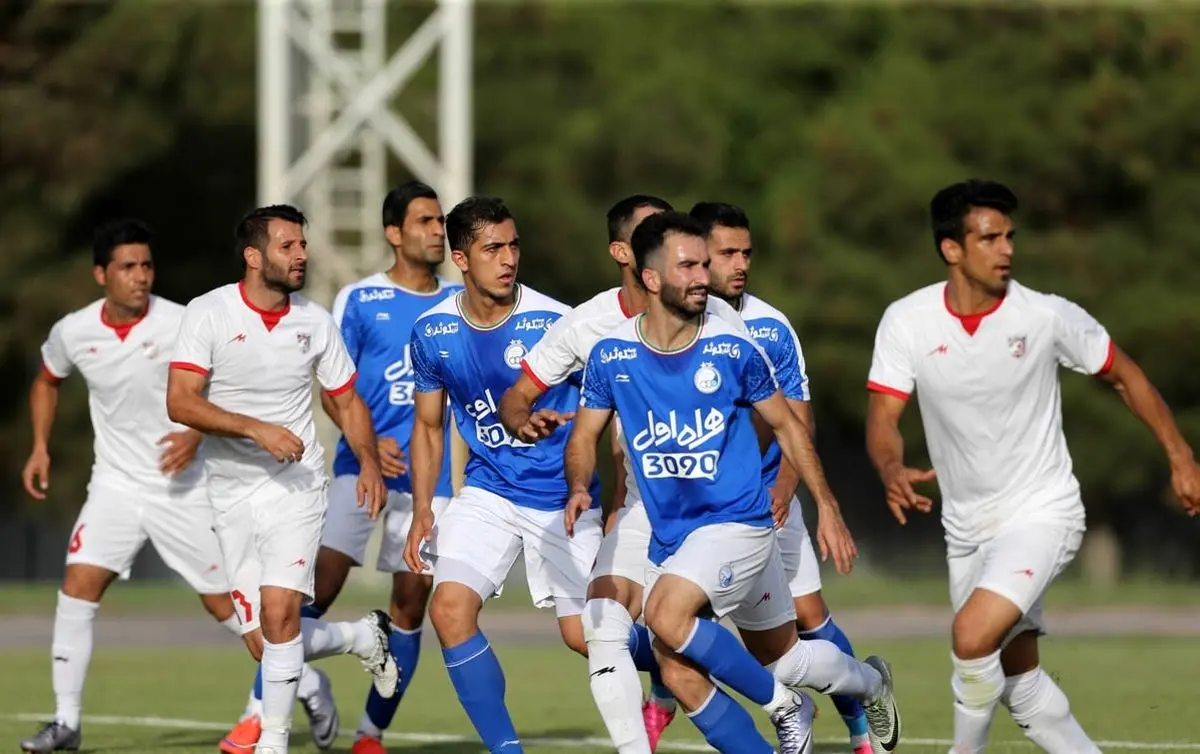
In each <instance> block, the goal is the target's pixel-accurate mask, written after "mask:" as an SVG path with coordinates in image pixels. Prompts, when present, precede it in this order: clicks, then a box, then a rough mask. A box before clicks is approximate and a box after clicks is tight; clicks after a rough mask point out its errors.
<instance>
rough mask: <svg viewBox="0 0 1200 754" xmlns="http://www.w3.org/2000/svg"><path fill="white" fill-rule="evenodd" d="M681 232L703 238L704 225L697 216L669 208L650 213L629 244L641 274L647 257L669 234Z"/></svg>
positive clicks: (658, 248)
mask: <svg viewBox="0 0 1200 754" xmlns="http://www.w3.org/2000/svg"><path fill="white" fill-rule="evenodd" d="M670 233H681V234H683V235H685V236H695V237H696V238H701V239H703V238H704V237H705V235H707V234H706V233H705V232H704V226H703V225H701V224H700V221H699V220H697V219H696V218H694V217H692V216H690V215H685V214H683V213H682V212H675V211H674V210H669V211H667V212H659V213H657V214H654V215H650V216H649V217H647V218H646V219H645V220H642V221H641V222H640V223H638V226H637V227H636V228H634V230H633V237H632V238H630V240H629V245H630V246H632V247H633V263H634V267H636V268H637V271H638V273H639V274H640V273H641V271H642V270H644V269H645V268H646V258H647V257H649V256H650V255H651V254H653V253H655V252H656V251H658V250H660V249H661V248H662V247H663V244H664V243H665V242H666V239H667V235H668V234H670Z"/></svg>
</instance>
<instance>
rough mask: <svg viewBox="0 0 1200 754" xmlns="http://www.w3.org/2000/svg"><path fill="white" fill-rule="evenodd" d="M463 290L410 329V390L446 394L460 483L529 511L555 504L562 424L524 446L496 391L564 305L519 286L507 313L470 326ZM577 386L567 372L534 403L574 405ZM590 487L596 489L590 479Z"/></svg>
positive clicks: (561, 481)
mask: <svg viewBox="0 0 1200 754" xmlns="http://www.w3.org/2000/svg"><path fill="white" fill-rule="evenodd" d="M464 295H465V294H464V293H459V294H457V295H455V296H451V297H450V298H448V299H446V300H445V301H443V302H442V303H440V304H438V305H437V306H436V307H434V308H433V309H431V310H429V311H428V312H426V313H425V314H424V315H422V316H421V318H420V319H418V320H417V323H416V324H415V325H414V326H413V335H412V348H411V354H412V360H413V380H414V382H415V383H416V389H417V392H423V393H427V392H434V391H437V390H445V391H446V393H447V395H448V396H449V398H450V407H451V410H452V411H453V412H454V417H455V421H456V422H457V423H458V428H459V433H460V434H461V435H462V437H463V439H464V440H465V441H466V443H467V447H468V448H469V449H470V451H471V457H470V459H469V460H468V461H467V468H466V479H465V483H466V484H467V485H469V486H472V487H479V488H481V489H483V490H486V491H488V492H491V493H493V494H495V495H499V496H500V497H503V498H506V499H508V500H510V501H512V502H513V503H516V504H518V505H522V506H526V507H529V508H536V509H539V510H558V509H561V508H563V507H564V506H565V505H566V502H567V498H568V496H569V494H568V489H567V481H566V475H565V474H564V473H563V450H564V449H565V447H566V444H567V437H568V436H569V435H570V428H569V427H563V428H560V429H559V430H558V431H557V432H555V433H554V434H552V435H551V436H550V437H549V438H547V439H545V440H542V441H541V442H538V443H533V444H530V443H526V442H523V441H521V440H518V439H516V438H515V437H513V436H512V435H510V434H509V433H508V431H507V430H506V429H505V428H504V425H503V424H501V422H500V414H499V407H500V397H501V396H502V395H504V391H505V390H508V388H510V387H512V385H513V383H514V382H516V379H517V375H518V374H519V373H520V370H521V360H522V359H524V358H525V355H526V354H527V353H528V352H529V349H530V348H532V347H533V346H534V344H536V343H537V342H538V341H539V340H540V339H541V338H542V336H543V335H544V334H545V332H546V330H547V329H548V328H549V327H550V326H551V325H553V324H554V322H555V321H556V320H558V318H559V317H561V316H562V315H563V313H564V312H566V311H567V308H568V307H566V306H565V305H563V304H561V303H559V302H558V301H555V300H554V299H552V298H550V297H549V296H545V295H543V294H541V293H538V292H537V291H535V290H533V289H532V288H529V287H528V286H524V285H519V286H517V287H516V302H515V304H514V305H513V308H512V311H511V312H510V313H509V315H508V316H507V317H505V318H504V319H502V320H501V321H499V322H497V323H496V324H494V325H490V326H488V327H486V328H485V327H479V326H477V325H475V324H473V323H472V322H471V321H470V319H469V318H468V317H467V315H466V314H465V312H464V311H463V309H462V301H461V300H462V298H463V296H464ZM577 384H578V378H577V377H575V378H573V379H568V380H566V381H564V382H563V383H561V384H559V385H558V386H556V387H553V388H551V389H550V390H548V391H546V393H545V395H543V396H542V397H541V398H540V399H539V400H538V407H539V408H549V409H553V410H555V411H559V412H568V411H574V410H575V408H576V406H577V405H578V404H579V388H578V387H577ZM593 486H594V487H595V488H596V490H598V489H599V482H598V480H593ZM595 496H596V495H593V497H595Z"/></svg>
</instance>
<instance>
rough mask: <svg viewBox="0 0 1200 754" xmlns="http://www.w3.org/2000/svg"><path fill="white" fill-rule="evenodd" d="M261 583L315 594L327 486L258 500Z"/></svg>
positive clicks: (307, 596) (304, 597)
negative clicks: (315, 577) (314, 576)
mask: <svg viewBox="0 0 1200 754" xmlns="http://www.w3.org/2000/svg"><path fill="white" fill-rule="evenodd" d="M257 504H258V514H257V518H258V521H259V532H258V536H257V543H258V548H257V549H258V554H259V559H260V560H261V561H262V583H261V585H260V586H262V587H278V588H280V589H286V590H290V591H293V592H298V593H299V594H300V595H301V596H302V599H301V604H304V603H307V602H310V601H311V600H312V598H313V594H314V590H313V586H314V584H313V581H314V579H313V575H314V571H315V568H316V560H317V551H318V549H319V548H320V543H321V530H322V528H323V526H324V522H325V510H326V488H325V486H321V487H319V488H317V489H309V490H304V489H301V490H288V491H286V492H281V493H274V494H273V495H271V496H263V497H261V498H259V499H258V500H257Z"/></svg>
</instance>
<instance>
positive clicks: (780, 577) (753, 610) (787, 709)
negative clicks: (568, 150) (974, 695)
mask: <svg viewBox="0 0 1200 754" xmlns="http://www.w3.org/2000/svg"><path fill="white" fill-rule="evenodd" d="M632 247H633V253H634V257H635V265H636V268H637V269H638V270H640V271H641V275H642V281H643V284H644V286H645V288H646V290H647V291H648V293H649V294H650V298H649V308H648V310H647V311H646V313H645V314H642V315H639V316H638V317H635V318H633V319H630V320H627V321H626V322H624V323H622V324H621V325H619V326H618V327H617V328H616V329H615V330H613V331H612V332H611V333H609V334H608V335H607V336H605V337H604V338H603V339H601V340H600V342H599V343H597V344H596V346H595V347H594V348H593V349H592V352H591V354H589V356H588V359H587V366H586V368H585V377H584V384H583V391H582V397H581V400H580V407H579V410H578V412H577V413H576V415H575V420H574V427H573V429H572V434H571V439H570V441H569V442H568V445H567V451H566V466H567V480H568V483H569V484H570V485H571V492H572V495H571V501H570V502H569V503H568V505H567V510H566V513H565V518H566V526H567V530H568V531H571V530H572V528H573V526H574V517H575V514H576V513H577V512H578V511H580V510H587V509H588V508H589V507H590V505H591V499H590V498H591V493H590V491H589V489H588V486H587V480H588V478H589V477H590V476H591V474H592V473H593V470H594V469H595V463H596V443H597V441H598V439H599V438H600V436H601V434H602V433H603V431H604V428H605V426H606V425H607V424H608V422H609V420H610V419H611V418H612V415H613V413H614V412H618V413H620V414H621V416H622V417H623V419H622V422H623V431H624V433H625V446H626V449H627V451H628V452H629V455H630V457H631V460H632V463H631V467H632V469H633V472H634V475H635V476H636V478H637V485H638V489H639V490H640V492H641V496H642V500H643V504H644V505H645V507H646V512H647V514H648V515H649V518H650V521H651V525H652V531H653V534H652V537H651V542H650V549H649V561H650V564H651V567H650V572H649V574H648V577H647V582H648V586H649V595H648V598H647V602H646V607H645V615H646V621H647V623H648V625H649V627H650V630H651V631H653V632H654V635H655V643H656V647H655V648H656V651H657V652H658V653H659V661H660V663H661V667H662V672H663V678H664V680H665V681H666V682H667V685H668V686H669V687H670V689H671V691H672V692H673V693H674V694H675V697H676V698H677V699H678V701H679V703H680V704H681V705H683V707H684V709H685V710H687V711H688V716H689V717H690V718H691V719H692V722H693V723H695V724H696V726H697V727H698V728H699V729H700V730H701V731H702V732H703V733H704V736H705V739H706V740H707V741H708V742H709V744H711V745H712V746H713V747H714V748H716V749H717V750H718V751H722V752H755V753H757V752H762V753H763V754H767V753H769V752H773V751H774V750H775V749H774V747H772V746H771V745H770V744H768V743H767V742H766V741H765V740H764V739H763V738H762V737H761V736H760V735H759V734H758V732H757V730H756V729H755V727H754V722H753V720H752V719H751V717H750V716H749V714H748V713H747V712H746V711H745V710H744V709H743V708H742V707H741V706H740V705H738V704H737V703H736V702H734V701H733V699H732V698H731V697H729V696H728V695H726V694H725V693H724V692H723V691H722V690H721V689H720V688H718V687H716V686H715V685H714V684H713V683H712V682H711V681H710V680H709V676H710V675H711V677H712V678H715V679H716V680H718V681H720V682H721V683H722V684H724V685H726V686H729V687H730V688H732V689H734V690H735V691H737V692H738V693H740V694H742V695H744V696H746V697H747V698H749V699H751V700H752V701H754V702H755V703H757V704H760V705H762V706H763V707H764V708H765V709H766V710H767V712H768V713H769V715H770V717H771V719H772V722H773V723H775V726H776V730H777V732H778V734H779V744H780V751H781V752H782V753H783V754H792V753H793V752H806V751H809V750H810V749H811V742H812V741H811V739H812V729H811V722H812V716H813V706H812V700H811V699H809V698H807V696H806V695H804V694H802V693H800V692H798V691H795V690H794V688H796V687H799V686H809V687H816V688H825V690H829V691H833V692H834V693H842V694H847V695H850V696H854V697H857V698H859V699H860V700H862V701H863V702H864V707H865V708H866V710H867V716H868V720H869V721H870V724H871V735H872V738H873V743H874V744H875V745H876V746H877V750H878V751H892V750H894V749H895V747H896V744H897V743H898V741H899V734H900V722H899V716H898V713H897V710H896V707H895V702H894V699H893V696H892V691H891V679H890V674H889V671H888V669H887V665H886V663H884V662H883V661H882V660H881V659H879V658H870V659H868V661H867V663H860V662H858V661H857V660H855V659H854V658H852V657H849V656H848V655H845V654H843V653H842V652H841V651H840V650H839V649H838V648H837V647H836V646H835V645H833V644H831V643H829V642H826V641H822V640H813V641H807V642H802V641H799V640H798V637H797V631H796V624H795V620H796V613H795V609H794V608H793V606H792V603H791V601H790V600H779V599H772V595H773V594H774V595H778V594H783V593H785V592H786V591H787V579H786V576H785V574H784V571H783V562H782V560H781V559H780V555H779V549H778V543H777V542H776V536H775V532H774V528H773V525H774V519H773V517H772V512H771V505H770V496H769V494H768V492H767V490H766V488H765V487H764V486H763V483H762V477H761V474H751V475H747V474H746V473H745V469H746V468H755V469H757V468H760V467H761V464H762V458H761V453H760V450H759V443H758V437H757V434H756V430H755V428H754V426H753V423H752V421H751V409H753V411H754V412H756V413H758V414H759V415H760V416H761V417H762V418H763V419H764V420H765V421H766V423H767V424H768V425H769V426H770V428H771V430H772V431H773V432H774V433H775V436H776V437H777V438H778V439H779V443H780V446H781V447H782V450H783V454H784V457H786V458H787V459H788V460H789V462H790V463H792V464H793V465H794V466H795V467H796V468H798V469H799V470H800V472H801V475H802V477H803V478H804V479H805V482H806V484H807V485H808V487H809V489H810V490H811V491H812V493H813V496H814V498H816V499H817V500H819V501H821V502H825V500H826V498H831V497H832V493H831V492H830V491H829V488H828V485H827V484H826V483H825V480H824V475H823V472H822V471H821V465H820V461H819V460H818V459H817V457H816V453H815V450H814V449H813V446H812V442H811V440H810V438H809V436H808V433H807V431H806V430H805V428H804V426H803V425H802V424H801V423H800V422H799V420H798V419H797V418H796V416H795V414H794V413H792V410H791V408H790V407H789V406H788V404H787V402H786V400H785V399H784V398H783V395H782V393H781V392H780V391H779V388H778V384H777V382H776V381H775V377H774V374H773V370H772V367H771V363H770V360H769V359H768V358H767V356H766V354H764V353H763V352H762V349H760V348H759V347H758V346H757V345H756V344H755V343H754V341H753V339H752V338H750V337H749V336H748V335H747V334H745V333H742V332H739V331H737V330H736V329H734V328H733V327H732V326H730V325H729V324H727V323H725V322H724V321H723V320H721V319H719V318H716V317H712V316H710V315H709V314H707V313H706V311H705V307H706V303H707V298H708V284H709V276H708V249H707V246H706V242H705V232H704V228H703V226H702V225H700V224H699V223H698V222H697V221H696V220H695V219H693V218H691V217H688V216H687V215H684V214H681V213H677V212H664V213H660V214H656V215H651V216H650V217H647V218H646V219H645V220H643V221H642V222H641V224H640V225H638V227H637V229H636V230H634V232H633V237H632ZM709 611H711V613H712V614H715V615H716V617H718V618H721V617H724V616H726V615H728V616H729V617H730V618H731V619H732V620H733V622H734V624H735V625H736V626H738V627H739V629H741V630H742V631H743V634H744V635H745V634H757V637H756V640H757V642H758V643H759V644H760V645H764V646H765V645H768V644H771V645H775V646H776V647H777V649H778V651H777V654H776V656H777V657H779V658H780V659H779V660H778V661H777V662H776V663H775V664H774V666H773V667H771V668H769V669H768V668H764V667H763V666H762V665H761V664H760V663H759V660H758V659H756V657H755V656H754V655H752V654H751V653H750V652H749V650H748V649H746V648H745V647H743V646H742V645H741V644H740V643H739V642H738V640H737V638H736V637H735V636H734V635H733V634H732V633H730V632H729V631H727V630H725V629H724V628H723V627H721V626H720V624H719V623H717V622H715V621H710V620H706V619H704V618H701V617H700V616H701V615H702V614H705V613H707V612H709Z"/></svg>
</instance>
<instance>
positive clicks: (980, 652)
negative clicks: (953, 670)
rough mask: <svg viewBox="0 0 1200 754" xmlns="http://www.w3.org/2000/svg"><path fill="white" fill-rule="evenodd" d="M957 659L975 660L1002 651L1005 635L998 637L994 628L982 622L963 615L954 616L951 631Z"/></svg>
mask: <svg viewBox="0 0 1200 754" xmlns="http://www.w3.org/2000/svg"><path fill="white" fill-rule="evenodd" d="M951 631H952V634H953V648H954V654H955V656H956V657H961V658H962V659H964V660H973V659H978V658H980V657H985V656H987V655H990V654H992V653H993V652H996V651H998V650H999V649H1000V642H1001V641H1002V640H1003V634H1001V635H997V631H996V629H995V628H994V627H992V626H989V625H988V624H987V623H985V622H984V621H981V620H971V618H970V616H966V615H964V614H962V613H959V614H958V615H956V616H954V624H953V627H952V629H951Z"/></svg>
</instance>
